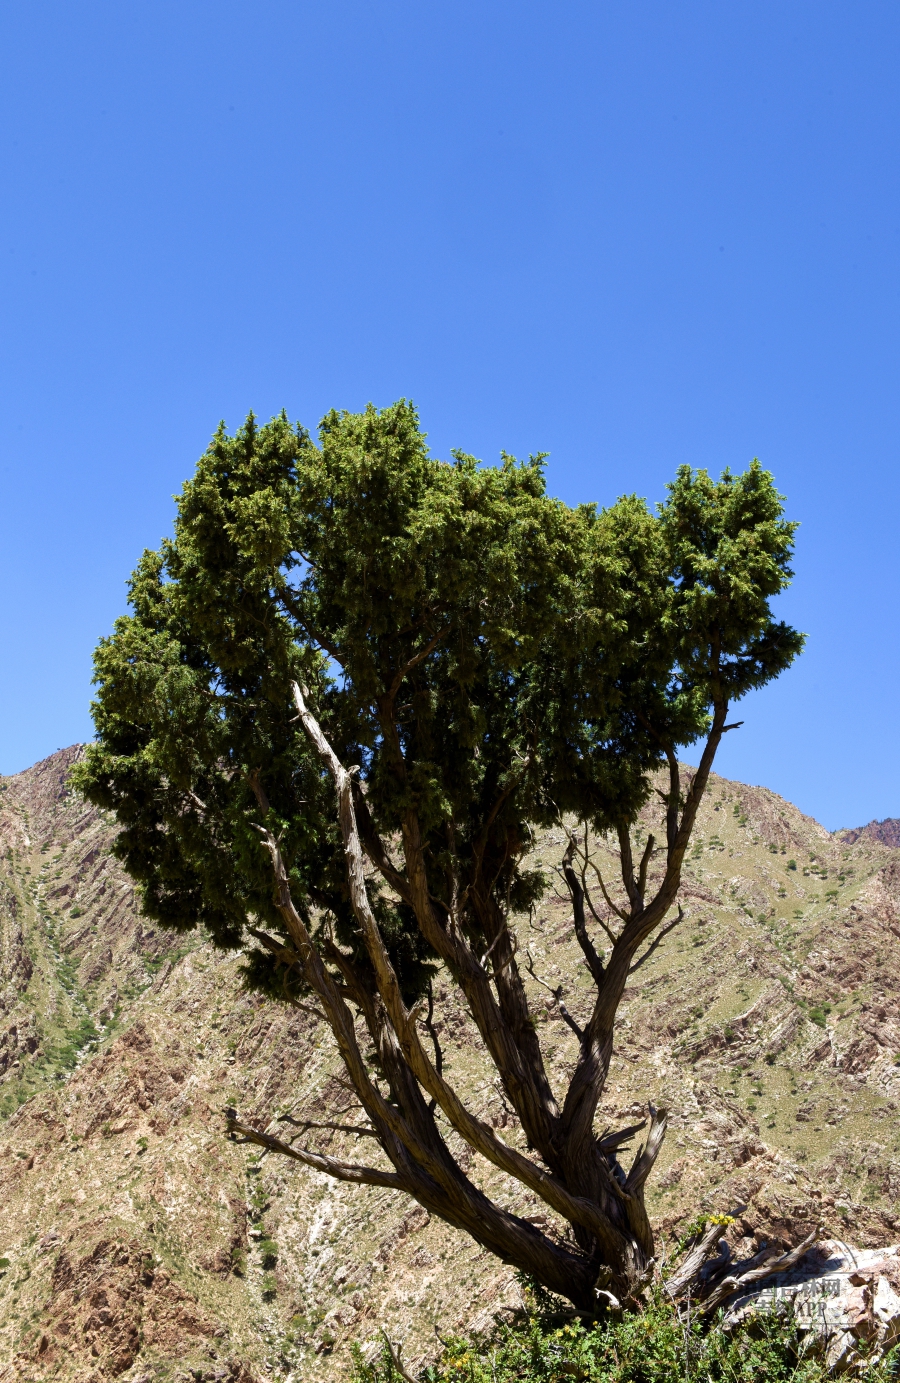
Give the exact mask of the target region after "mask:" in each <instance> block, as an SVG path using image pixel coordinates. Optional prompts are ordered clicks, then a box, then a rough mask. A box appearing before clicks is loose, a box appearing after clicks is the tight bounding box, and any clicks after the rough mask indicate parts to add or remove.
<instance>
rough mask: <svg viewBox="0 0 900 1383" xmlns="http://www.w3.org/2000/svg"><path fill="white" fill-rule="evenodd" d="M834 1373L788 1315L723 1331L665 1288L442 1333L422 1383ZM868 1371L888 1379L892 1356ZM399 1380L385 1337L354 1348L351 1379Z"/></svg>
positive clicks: (651, 1382) (752, 1378)
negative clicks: (616, 1310)
mask: <svg viewBox="0 0 900 1383" xmlns="http://www.w3.org/2000/svg"><path fill="white" fill-rule="evenodd" d="M554 1320H555V1324H554ZM401 1362H402V1361H401ZM828 1377H829V1375H828V1372H827V1370H826V1369H825V1368H824V1367H823V1365H822V1364H821V1363H820V1362H819V1361H817V1360H815V1359H811V1358H809V1357H804V1356H803V1355H802V1354H801V1352H800V1348H799V1337H798V1334H797V1331H796V1329H795V1327H794V1325H793V1322H792V1320H791V1318H790V1317H789V1316H786V1315H783V1314H782V1315H774V1314H772V1315H768V1316H762V1317H760V1318H758V1320H757V1322H756V1323H755V1326H754V1328H753V1329H752V1330H749V1329H747V1330H742V1331H739V1332H735V1333H734V1334H733V1335H727V1334H725V1332H724V1331H723V1330H721V1329H720V1328H719V1327H718V1325H716V1324H714V1325H713V1326H712V1327H711V1328H710V1329H708V1330H704V1327H703V1323H702V1321H701V1320H700V1319H698V1317H697V1316H696V1315H695V1316H694V1317H693V1319H692V1320H691V1322H690V1325H687V1324H686V1323H684V1322H683V1321H681V1320H680V1319H679V1317H678V1313H677V1312H676V1311H675V1309H674V1307H673V1306H672V1304H671V1302H669V1301H668V1300H667V1299H665V1298H664V1297H663V1295H662V1294H661V1293H660V1294H657V1295H656V1297H655V1298H654V1299H653V1300H652V1301H651V1302H650V1303H649V1304H648V1306H647V1308H646V1310H644V1311H643V1312H642V1313H641V1314H640V1315H626V1316H620V1317H610V1318H608V1319H607V1320H606V1321H601V1322H600V1323H599V1324H597V1325H595V1326H592V1327H585V1326H583V1325H581V1324H579V1323H578V1322H574V1323H571V1324H568V1325H560V1324H559V1315H558V1313H557V1315H556V1316H555V1318H554V1315H553V1314H552V1313H548V1312H543V1313H540V1312H536V1313H535V1314H533V1315H531V1316H530V1317H529V1318H528V1320H527V1321H524V1322H522V1323H521V1324H517V1325H515V1326H501V1327H499V1328H498V1330H497V1332H496V1334H495V1335H494V1337H493V1338H491V1339H466V1338H464V1337H458V1338H453V1339H450V1340H445V1341H444V1342H443V1350H442V1353H441V1355H440V1357H439V1359H438V1360H437V1362H436V1363H434V1364H431V1365H429V1366H428V1367H426V1368H425V1369H423V1370H422V1371H421V1373H420V1374H419V1378H420V1379H421V1380H422V1383H570V1380H571V1381H572V1383H578V1381H579V1380H583V1383H826V1380H827V1379H828ZM866 1377H867V1379H868V1380H870V1383H888V1380H889V1379H891V1378H892V1377H893V1371H892V1369H891V1361H888V1362H887V1363H886V1364H883V1365H881V1366H879V1367H877V1368H874V1369H872V1370H871V1371H870V1372H868V1373H867V1374H866ZM402 1380H403V1373H401V1371H400V1370H399V1369H398V1368H397V1363H396V1361H395V1359H394V1358H393V1357H392V1355H391V1350H390V1347H389V1345H388V1343H387V1341H385V1343H384V1344H383V1346H382V1348H381V1350H380V1351H379V1353H378V1355H377V1356H376V1357H375V1358H374V1359H373V1360H372V1361H371V1362H369V1363H366V1361H365V1360H364V1359H363V1356H362V1353H361V1351H360V1350H359V1349H358V1348H356V1349H355V1350H354V1370H353V1383H402Z"/></svg>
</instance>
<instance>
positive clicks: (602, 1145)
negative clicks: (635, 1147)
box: [597, 1119, 647, 1153]
mask: <svg viewBox="0 0 900 1383" xmlns="http://www.w3.org/2000/svg"><path fill="white" fill-rule="evenodd" d="M646 1124H647V1120H646V1119H642V1120H641V1122H640V1123H639V1124H631V1125H630V1126H629V1127H628V1128H620V1129H616V1130H615V1131H613V1132H609V1131H608V1130H607V1131H606V1132H605V1133H601V1135H600V1137H599V1138H598V1139H597V1147H598V1148H599V1149H600V1151H601V1152H604V1153H612V1152H616V1151H617V1150H618V1149H619V1148H621V1147H623V1146H624V1144H625V1143H627V1142H629V1140H630V1139H632V1138H633V1137H634V1135H635V1134H636V1133H640V1131H641V1129H642V1128H644V1127H646Z"/></svg>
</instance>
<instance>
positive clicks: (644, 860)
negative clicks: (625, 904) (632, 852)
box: [637, 835, 656, 903]
mask: <svg viewBox="0 0 900 1383" xmlns="http://www.w3.org/2000/svg"><path fill="white" fill-rule="evenodd" d="M655 843H656V841H655V838H654V837H653V836H652V835H649V836H648V837H647V844H646V845H645V847H644V853H643V855H642V856H641V863H640V866H639V868H638V881H637V888H638V894H639V896H640V899H641V902H642V903H643V901H644V891H645V889H646V887H647V869H648V866H649V864H650V860H651V858H652V856H653V846H654V845H655Z"/></svg>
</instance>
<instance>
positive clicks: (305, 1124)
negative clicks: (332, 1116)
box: [275, 1114, 378, 1138]
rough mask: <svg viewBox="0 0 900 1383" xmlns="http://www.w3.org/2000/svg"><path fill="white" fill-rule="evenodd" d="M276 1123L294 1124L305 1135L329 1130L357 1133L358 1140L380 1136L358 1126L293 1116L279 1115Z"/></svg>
mask: <svg viewBox="0 0 900 1383" xmlns="http://www.w3.org/2000/svg"><path fill="white" fill-rule="evenodd" d="M275 1123H277V1124H293V1125H294V1128H298V1129H302V1131H303V1132H304V1133H306V1131H307V1130H308V1129H311V1128H314V1129H327V1130H328V1131H329V1132H331V1133H355V1134H356V1136H357V1137H358V1138H377V1137H378V1134H377V1133H376V1132H375V1130H374V1129H373V1128H361V1127H360V1126H359V1125H358V1124H330V1123H321V1124H320V1123H317V1122H316V1121H315V1120H314V1119H295V1118H294V1117H293V1115H292V1114H279V1115H278V1116H277V1117H276V1119H275Z"/></svg>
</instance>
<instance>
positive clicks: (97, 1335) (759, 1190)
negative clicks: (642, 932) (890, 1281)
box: [0, 747, 900, 1383]
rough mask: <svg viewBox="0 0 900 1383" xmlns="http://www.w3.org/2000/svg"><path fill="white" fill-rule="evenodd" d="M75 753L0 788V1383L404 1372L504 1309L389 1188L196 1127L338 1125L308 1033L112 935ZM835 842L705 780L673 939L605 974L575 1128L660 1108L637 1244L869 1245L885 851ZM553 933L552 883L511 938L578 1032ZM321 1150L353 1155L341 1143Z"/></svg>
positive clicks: (890, 911)
mask: <svg viewBox="0 0 900 1383" xmlns="http://www.w3.org/2000/svg"><path fill="white" fill-rule="evenodd" d="M79 752H80V751H79V749H78V748H77V747H75V748H73V749H70V750H64V751H61V752H60V753H58V754H55V755H53V756H51V757H50V758H49V759H47V760H45V761H44V762H43V763H41V764H37V765H35V767H34V768H32V769H29V770H28V771H27V772H26V773H22V774H18V775H16V776H15V777H12V778H6V779H0V1113H2V1122H0V1254H2V1256H3V1258H4V1259H5V1260H6V1266H5V1267H3V1266H2V1264H0V1273H2V1277H0V1380H2V1383H7V1380H10V1381H11V1380H13V1379H16V1380H20V1379H34V1380H44V1379H50V1378H58V1379H60V1380H67V1379H71V1380H78V1383H101V1380H107V1379H111V1378H120V1379H125V1380H130V1383H138V1380H143V1381H144V1383H150V1380H156V1379H160V1380H162V1379H176V1378H180V1379H189V1378H193V1379H209V1380H212V1379H216V1380H225V1379H232V1380H237V1381H238V1383H261V1381H262V1380H267V1379H272V1380H275V1379H281V1380H288V1379H295V1380H299V1379H300V1378H302V1379H304V1380H312V1381H313V1383H314V1381H315V1380H317V1379H320V1378H321V1379H324V1378H340V1377H341V1376H343V1375H344V1374H345V1373H346V1370H347V1367H348V1357H349V1356H348V1347H349V1345H350V1343H352V1342H353V1341H354V1340H355V1341H358V1342H360V1343H362V1344H363V1345H365V1343H366V1342H367V1341H370V1340H371V1339H372V1338H374V1336H375V1334H376V1332H377V1330H378V1328H379V1327H381V1326H384V1328H386V1329H387V1330H388V1331H389V1333H390V1334H391V1335H392V1337H393V1338H403V1339H405V1341H406V1345H405V1351H404V1357H405V1359H406V1360H407V1361H408V1363H410V1364H413V1365H415V1364H417V1362H420V1361H422V1360H424V1359H426V1358H427V1357H428V1356H429V1354H430V1353H431V1352H433V1350H434V1347H435V1334H436V1332H437V1333H439V1334H441V1335H447V1334H448V1333H452V1332H453V1331H455V1330H459V1329H461V1328H464V1327H467V1326H470V1325H472V1324H473V1323H474V1324H475V1325H477V1324H478V1322H479V1320H482V1321H485V1322H486V1321H488V1320H490V1319H491V1316H492V1313H493V1312H495V1311H497V1310H498V1309H500V1308H501V1307H502V1306H504V1305H509V1306H513V1307H514V1306H516V1305H517V1304H518V1303H519V1301H520V1295H519V1288H518V1285H517V1283H516V1281H515V1279H514V1278H513V1277H512V1275H511V1273H510V1271H509V1269H508V1268H505V1267H504V1266H503V1265H502V1264H500V1263H498V1262H496V1260H493V1259H492V1258H490V1257H489V1256H488V1255H485V1254H484V1253H482V1252H481V1251H480V1250H479V1249H478V1247H477V1245H475V1244H473V1243H472V1242H471V1241H469V1240H467V1239H466V1238H464V1237H463V1236H461V1235H458V1234H456V1233H455V1232H454V1231H452V1230H450V1229H449V1228H448V1227H446V1226H444V1225H443V1224H440V1223H436V1222H434V1221H429V1217H428V1215H427V1214H426V1212H425V1211H423V1210H422V1209H421V1208H420V1207H418V1206H416V1205H414V1204H412V1203H410V1202H409V1201H408V1200H407V1199H405V1198H403V1197H402V1196H399V1195H397V1194H396V1193H394V1192H390V1191H382V1190H377V1189H374V1188H352V1187H349V1186H347V1185H343V1184H336V1183H334V1182H332V1181H330V1180H329V1178H327V1177H325V1176H324V1175H319V1174H317V1173H311V1172H309V1171H307V1170H305V1169H302V1168H299V1167H295V1166H294V1165H293V1164H288V1163H284V1164H279V1163H276V1162H275V1161H273V1160H272V1159H269V1158H262V1159H259V1158H256V1157H255V1156H252V1155H248V1149H247V1148H245V1147H241V1146H236V1145H234V1144H231V1143H229V1142H228V1141H227V1140H226V1139H225V1138H224V1137H223V1129H224V1120H223V1117H222V1109H223V1107H224V1106H226V1105H234V1106H236V1107H237V1108H238V1109H239V1110H240V1111H241V1113H242V1115H243V1116H244V1117H245V1118H248V1119H251V1120H255V1121H257V1122H258V1124H259V1125H260V1126H266V1125H268V1124H269V1122H270V1121H271V1120H272V1119H273V1118H275V1117H276V1116H277V1115H279V1114H281V1113H285V1112H290V1113H291V1114H292V1115H293V1116H294V1117H296V1118H300V1119H310V1120H316V1121H320V1122H325V1121H328V1120H331V1121H334V1122H347V1120H348V1118H350V1117H351V1116H352V1112H353V1111H352V1100H351V1097H350V1095H349V1093H348V1091H347V1089H346V1087H345V1086H344V1085H343V1083H342V1082H341V1076H340V1066H339V1063H338V1060H337V1057H336V1053H335V1051H334V1049H333V1046H332V1045H331V1043H330V1041H329V1039H328V1037H327V1034H326V1033H325V1031H324V1029H323V1026H322V1025H321V1024H318V1023H317V1022H316V1021H315V1020H314V1019H312V1018H311V1017H309V1016H307V1015H306V1014H303V1013H299V1012H297V1011H296V1010H290V1009H286V1008H282V1007H280V1006H277V1005H274V1004H272V1003H270V1002H267V1001H263V1000H262V999H260V998H258V997H256V996H250V995H247V994H245V993H244V992H243V991H242V990H241V987H240V983H239V976H238V965H239V957H238V956H236V955H230V956H228V955H222V954H221V953H216V952H214V951H213V950H212V948H211V947H210V946H209V945H208V944H207V943H206V942H205V941H204V940H203V938H202V937H199V936H188V937H179V936H176V935H173V934H165V933H161V932H160V931H159V930H158V929H156V928H155V927H153V926H152V925H150V924H149V923H148V922H147V921H146V920H145V919H143V918H142V917H141V916H140V913H139V910H138V908H137V907H136V904H135V897H134V892H133V889H132V886H131V883H130V881H129V880H128V879H127V878H126V877H125V876H124V875H123V874H122V871H121V869H120V867H119V866H118V864H117V863H116V861H115V860H114V858H113V857H112V856H111V854H110V853H109V852H110V845H111V842H112V840H113V838H114V831H115V826H114V823H113V822H112V821H111V820H108V819H106V818H104V816H103V815H102V814H101V813H99V812H97V811H96V810H95V809H94V808H92V807H90V806H89V805H87V804H86V803H84V802H83V801H81V800H80V799H78V798H77V796H75V795H74V794H72V793H71V792H70V791H69V790H68V788H67V785H66V776H67V773H68V770H69V768H70V767H71V764H72V763H73V762H74V760H75V759H76V758H77V756H78V754H79ZM651 817H652V812H651V811H648V814H647V821H646V822H645V823H644V829H649V828H650V826H651V825H652V824H653V823H652V820H651ZM867 832H868V833H867ZM847 836H848V833H838V834H836V835H829V833H828V832H827V831H825V830H824V828H822V827H821V826H819V825H818V824H817V823H816V822H814V821H812V820H811V819H810V818H808V817H804V816H803V815H802V814H801V813H800V812H798V811H797V810H796V809H795V808H794V807H792V806H790V805H789V804H788V803H786V802H784V801H783V800H782V799H780V798H778V797H777V796H775V794H773V793H770V792H768V791H766V790H765V789H761V788H749V787H745V786H743V785H741V784H737V783H730V782H727V781H726V780H724V779H720V778H715V779H714V780H713V782H712V784H711V788H710V792H709V794H708V798H707V801H706V802H705V804H704V806H703V808H702V810H701V815H700V818H699V820H698V828H697V837H696V840H695V843H694V845H693V847H692V850H691V858H690V860H689V862H688V867H687V870H686V874H685V882H684V887H683V902H684V905H685V912H686V917H685V921H684V922H683V923H682V924H681V926H680V927H679V928H678V929H677V930H676V931H675V932H674V933H673V934H672V935H671V937H670V938H669V939H668V940H667V942H666V943H665V945H663V946H662V947H661V948H660V950H659V951H658V952H657V953H656V954H655V955H654V957H653V958H652V960H651V961H649V962H648V963H647V965H646V966H645V967H644V968H643V969H642V970H641V972H640V973H639V975H638V976H636V977H635V980H634V983H633V984H632V985H630V986H629V989H628V991H627V993H626V999H625V1003H624V1005H623V1024H622V1031H621V1039H620V1043H619V1049H618V1052H617V1057H616V1062H615V1066H614V1069H613V1072H612V1078H611V1082H610V1086H609V1088H608V1090H607V1092H606V1098H605V1101H604V1105H603V1108H602V1110H601V1112H600V1117H601V1118H602V1119H603V1120H605V1121H606V1122H607V1123H608V1124H609V1125H610V1126H616V1125H617V1124H620V1123H622V1122H623V1121H628V1120H631V1121H632V1122H633V1121H634V1117H633V1116H635V1115H636V1114H638V1113H640V1112H642V1111H643V1110H644V1109H645V1106H646V1101H647V1100H648V1099H652V1100H654V1102H655V1103H658V1104H662V1103H665V1104H668V1105H669V1106H670V1107H671V1109H672V1119H671V1127H670V1133H669V1137H668V1139H667V1144H666V1146H665V1148H664V1151H663V1155H662V1156H661V1158H660V1161H659V1163H658V1168H657V1172H656V1174H655V1177H654V1180H653V1183H652V1187H651V1194H650V1200H651V1204H652V1210H653V1213H654V1217H655V1220H656V1223H657V1224H658V1225H660V1227H661V1243H662V1246H663V1252H666V1251H671V1244H672V1241H673V1239H674V1237H675V1236H676V1234H677V1232H678V1230H679V1228H683V1225H684V1223H685V1221H686V1219H688V1218H693V1217H694V1216H695V1215H696V1214H697V1213H698V1211H711V1210H716V1211H727V1210H729V1209H733V1208H735V1207H736V1206H738V1205H742V1206H744V1209H743V1210H741V1211H740V1213H739V1215H738V1216H737V1219H736V1222H735V1224H734V1226H733V1227H732V1230H731V1231H730V1233H731V1235H732V1237H733V1238H734V1239H735V1241H736V1244H737V1242H740V1243H741V1244H742V1245H743V1248H744V1249H746V1248H748V1247H752V1246H753V1245H755V1244H758V1243H760V1242H761V1241H762V1240H766V1241H769V1242H779V1241H784V1242H785V1243H786V1242H789V1241H790V1242H794V1241H795V1240H796V1238H797V1237H798V1236H799V1235H802V1234H803V1233H805V1232H806V1231H807V1230H808V1229H809V1228H812V1227H814V1225H815V1224H820V1225H821V1226H822V1229H823V1232H827V1233H829V1234H831V1235H832V1236H833V1237H836V1238H845V1239H850V1240H852V1241H854V1242H856V1243H858V1244H860V1245H861V1246H865V1245H867V1244H868V1245H873V1246H874V1245H878V1244H887V1243H890V1242H896V1241H897V1240H898V1239H900V1218H898V1217H897V1214H896V1208H895V1207H896V1206H897V1204H898V1199H900V1138H898V1124H897V1107H898V1102H900V1001H898V1000H900V960H898V955H900V951H898V945H897V943H898V940H900V855H898V854H897V853H896V852H895V851H893V850H892V849H891V847H890V846H888V845H885V844H884V843H882V841H881V840H880V839H877V838H874V837H873V835H872V833H871V832H870V831H869V830H868V828H865V830H864V831H863V832H861V833H860V834H858V835H857V836H855V837H854V839H853V840H850V839H848V838H847ZM563 848H564V837H563V835H562V832H561V831H558V832H548V833H546V834H545V835H544V836H543V837H542V838H541V839H540V840H539V842H538V844H537V847H536V850H535V855H536V857H537V858H538V859H540V860H541V861H542V862H543V864H544V865H545V866H546V867H547V868H548V869H552V868H553V866H554V865H555V864H558V861H559V857H560V855H561V852H562V849H563ZM595 848H596V850H597V852H598V859H599V860H600V861H601V862H602V860H603V855H604V851H605V849H606V847H605V844H604V842H603V841H597V842H595ZM571 921H572V919H571V907H570V904H569V901H568V898H567V896H566V895H565V893H564V892H563V891H561V892H559V893H554V892H553V891H552V889H551V891H550V892H549V893H548V895H547V896H546V897H545V899H544V901H543V904H542V906H541V907H540V909H539V910H538V911H537V912H536V914H535V915H534V916H533V917H532V918H530V919H528V918H522V919H520V920H519V924H518V929H519V933H520V946H521V947H522V948H523V949H525V948H527V949H528V951H529V952H530V954H531V957H532V961H533V965H534V968H535V973H536V974H537V975H540V976H541V977H542V978H544V979H545V980H548V981H552V983H553V984H554V985H555V984H559V983H564V984H565V986H566V993H565V1002H566V1004H567V1006H568V1008H569V1009H570V1010H572V1011H573V1012H575V1014H576V1015H577V1014H578V1013H579V1011H580V1009H582V1008H583V1007H584V1005H585V1004H586V1003H587V997H588V996H587V985H586V983H585V981H584V980H583V979H582V978H581V976H582V974H583V971H582V970H581V969H580V967H579V965H578V960H579V958H580V952H578V950H577V947H576V946H575V945H574V944H573V937H572V927H571ZM542 995H545V996H546V998H543V997H541V996H542ZM532 998H533V1003H534V1009H535V1012H536V1014H537V1015H538V1022H539V1026H540V1029H541V1033H542V1036H543V1039H544V1043H545V1047H546V1049H547V1051H548V1067H549V1070H550V1072H551V1075H552V1078H553V1079H554V1080H556V1081H558V1082H560V1083H561V1082H562V1080H563V1079H564V1075H565V1072H566V1071H567V1069H568V1068H569V1065H570V1062H571V1057H572V1052H573V1042H574V1038H573V1036H572V1034H571V1033H570V1031H569V1029H568V1028H567V1027H566V1026H565V1024H564V1023H563V1022H562V1020H561V1018H560V1015H559V1012H558V1009H557V1008H556V1006H555V1004H554V1002H553V1000H552V998H551V997H550V996H549V994H547V992H546V991H545V990H542V989H540V988H539V987H538V986H537V984H535V985H534V991H533V996H532ZM438 1019H439V1022H440V1024H441V1040H442V1043H443V1044H444V1046H445V1055H446V1066H447V1069H448V1072H449V1074H450V1076H451V1078H452V1079H453V1080H454V1081H455V1082H456V1083H457V1085H458V1086H459V1087H460V1089H461V1090H462V1091H463V1092H465V1093H466V1094H467V1096H468V1098H469V1099H470V1101H471V1102H472V1104H473V1105H474V1107H475V1108H476V1109H477V1110H478V1112H479V1113H480V1114H481V1115H482V1116H483V1117H486V1118H488V1119H490V1121H491V1122H492V1123H493V1124H494V1126H495V1127H497V1128H501V1129H504V1131H505V1132H504V1136H506V1137H509V1138H511V1139H513V1140H514V1139H515V1138H516V1136H517V1133H516V1129H515V1126H514V1120H513V1117H512V1113H511V1111H510V1110H509V1109H508V1108H507V1107H506V1104H505V1101H504V1099H503V1096H502V1092H501V1091H498V1089H497V1087H496V1084H495V1082H494V1080H493V1077H492V1072H491V1071H490V1070H489V1069H488V1068H486V1067H485V1065H484V1061H483V1054H482V1052H481V1051H480V1044H479V1041H478V1037H477V1034H476V1033H475V1032H474V1030H473V1028H472V1026H471V1024H470V1022H469V1020H468V1018H467V1016H466V1015H465V1013H464V1012H463V1011H462V1010H461V1009H460V1007H459V1006H458V1004H456V1002H455V998H454V994H453V991H452V989H451V988H450V987H449V986H446V985H444V986H441V987H440V988H439V998H438ZM322 1136H323V1143H322V1146H323V1147H325V1148H327V1150H329V1151H334V1152H337V1153H341V1152H345V1153H347V1154H348V1155H350V1156H352V1155H353V1150H354V1144H355V1142H357V1141H358V1140H356V1139H354V1138H353V1137H352V1136H350V1135H347V1134H342V1133H331V1134H323V1135H322ZM470 1166H471V1171H472V1174H473V1175H475V1176H478V1177H479V1178H481V1179H482V1181H483V1182H484V1184H485V1185H486V1186H488V1187H489V1189H490V1190H491V1193H492V1194H494V1195H497V1196H502V1197H503V1198H504V1200H505V1202H506V1203H507V1204H509V1205H511V1206H512V1207H513V1208H515V1209H516V1210H517V1211H518V1212H519V1213H527V1214H533V1215H535V1216H536V1217H537V1216H543V1215H544V1207H542V1206H539V1205H538V1204H536V1203H533V1201H532V1199H531V1198H530V1197H529V1196H528V1195H527V1194H525V1193H523V1192H522V1190H521V1188H519V1187H518V1186H516V1185H513V1184H507V1183H506V1179H505V1178H503V1177H502V1176H500V1175H499V1174H497V1173H496V1172H495V1171H494V1170H493V1169H491V1168H488V1167H484V1166H481V1165H479V1163H478V1160H477V1159H475V1158H472V1159H471V1163H470ZM666 1244H668V1245H669V1246H670V1247H669V1249H668V1250H667V1249H666V1247H665V1246H666Z"/></svg>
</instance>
